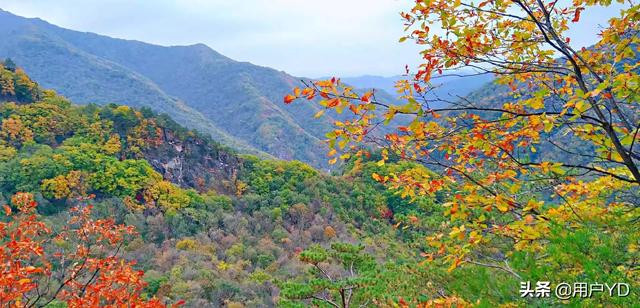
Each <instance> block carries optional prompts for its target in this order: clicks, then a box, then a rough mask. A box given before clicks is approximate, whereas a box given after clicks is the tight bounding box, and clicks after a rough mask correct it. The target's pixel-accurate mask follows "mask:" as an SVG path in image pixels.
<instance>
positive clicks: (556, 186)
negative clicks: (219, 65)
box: [284, 0, 640, 303]
mask: <svg viewBox="0 0 640 308" xmlns="http://www.w3.org/2000/svg"><path fill="white" fill-rule="evenodd" d="M617 2H619V3H620V4H622V3H623V1H617ZM609 5H611V1H584V0H576V1H572V3H569V2H568V1H567V2H563V1H542V0H515V1H480V2H471V1H449V0H434V1H415V5H414V6H413V8H412V9H411V10H410V11H409V12H405V13H402V14H401V16H402V18H403V20H404V21H405V27H406V30H407V35H406V36H405V37H403V38H401V39H400V41H414V42H415V43H416V44H418V45H419V46H421V47H422V48H423V51H422V52H421V56H422V58H423V61H422V64H421V65H420V66H419V67H418V68H417V71H415V72H411V71H410V70H409V68H407V70H406V75H405V76H406V78H405V79H404V80H401V81H399V82H398V83H397V84H396V89H397V93H398V96H399V98H400V99H401V100H402V101H403V103H402V104H393V103H391V102H385V101H381V100H378V99H377V98H376V95H375V91H370V92H366V93H356V91H355V90H354V89H353V88H352V87H350V86H349V85H345V84H343V83H342V82H341V81H340V80H339V79H336V78H333V79H331V80H322V81H313V82H304V85H305V87H304V88H302V89H296V90H295V91H294V92H293V93H292V94H289V95H288V96H287V97H285V99H284V101H285V103H292V102H293V101H295V100H297V99H306V100H310V101H312V102H316V101H317V100H315V99H314V98H315V97H320V98H321V100H319V104H320V105H321V106H323V107H325V108H326V110H333V111H336V112H337V113H343V112H344V113H347V114H348V115H349V116H348V117H347V119H346V120H341V121H336V122H335V127H336V128H335V130H334V131H332V132H330V133H329V134H327V137H328V140H327V142H328V145H329V147H330V148H331V150H330V152H329V156H330V157H332V160H331V162H333V163H335V162H336V161H337V160H338V159H342V160H360V159H361V158H362V157H368V156H369V155H370V153H371V149H375V150H377V151H380V152H381V153H382V159H381V160H380V161H379V163H378V164H379V165H384V164H385V163H386V162H388V161H389V159H390V158H393V159H399V160H406V161H412V162H415V163H418V165H419V166H420V167H416V168H412V169H409V170H402V171H401V172H390V173H387V174H373V178H374V179H375V180H377V181H379V182H381V183H384V184H385V185H387V186H388V187H389V188H390V189H392V190H394V191H396V192H397V193H398V194H400V195H402V196H403V197H405V198H409V199H416V198H420V197H424V196H426V197H435V196H436V194H437V195H438V196H440V197H442V198H443V199H444V200H443V201H444V202H445V203H444V206H445V207H446V210H445V212H444V214H445V215H446V216H447V217H448V218H449V222H448V223H447V224H446V225H444V226H443V228H442V229H441V230H440V232H436V233H434V234H433V235H432V236H430V237H429V238H428V243H429V245H430V246H431V247H432V248H433V249H432V250H430V251H428V252H425V253H423V255H424V256H425V257H426V259H427V260H428V261H431V260H437V261H439V262H444V263H445V264H446V266H447V268H448V269H449V271H453V270H455V269H457V268H459V267H464V266H481V267H486V268H491V269H494V270H496V271H498V272H501V273H506V274H508V275H510V276H512V277H513V278H515V279H518V280H521V281H522V280H527V279H544V280H551V281H557V280H559V279H561V278H562V279H565V280H570V281H573V280H576V281H579V280H580V279H589V280H593V281H602V280H607V279H614V278H612V277H615V279H619V280H621V281H631V282H636V283H637V281H639V280H640V276H638V274H639V272H638V267H637V260H638V257H639V255H638V244H639V243H638V235H640V234H639V233H638V228H637V223H638V221H639V219H640V216H639V215H640V213H639V212H638V206H639V205H640V203H639V202H638V200H640V195H639V194H638V192H639V191H640V171H639V170H638V168H639V167H638V166H639V165H640V147H638V144H637V143H639V142H640V140H639V139H640V135H639V130H640V112H639V108H640V105H638V102H639V101H640V96H639V94H638V93H640V88H639V86H640V76H639V75H638V65H640V63H639V62H638V45H639V43H640V38H639V36H638V31H639V21H640V6H639V5H638V4H636V3H635V2H634V1H625V2H624V8H623V9H622V10H621V11H620V15H619V16H616V17H614V18H612V19H610V20H609V23H608V26H607V27H605V28H603V29H602V30H601V31H600V33H598V38H599V41H598V43H597V44H595V45H594V46H580V47H576V46H574V45H572V44H571V38H570V37H569V36H568V35H567V33H568V31H569V30H570V29H574V28H576V27H579V26H578V23H579V21H580V19H581V16H585V14H589V13H591V11H594V13H595V7H597V6H609ZM451 74H453V75H460V74H462V75H479V74H492V75H494V76H495V77H496V82H495V83H496V84H494V85H493V88H492V89H493V91H494V92H493V93H491V94H490V95H485V96H484V97H482V96H478V95H476V96H473V95H472V96H469V97H437V96H434V95H432V92H433V90H434V83H435V81H436V80H437V78H440V77H441V76H450V75H451ZM443 103H444V105H445V107H435V106H442V105H443ZM322 112H324V111H322ZM385 125H386V126H391V127H393V129H392V132H390V133H385V134H382V135H381V134H376V133H375V132H376V130H377V129H378V128H379V127H381V126H385ZM428 170H430V171H433V172H428ZM578 242H579V243H580V244H578ZM580 245H582V246H580ZM613 251H615V255H616V257H615V258H611V252H613ZM607 254H609V256H608V257H607V256H605V255H607ZM585 256H588V257H586V258H587V259H588V260H589V262H587V263H589V264H585ZM613 259H615V261H614V260H613ZM596 269H597V270H596ZM598 270H599V271H598ZM603 272H604V273H603ZM579 277H581V278H579ZM607 300H609V299H605V300H603V301H604V302H606V301H607ZM596 302H597V300H596ZM600 303H602V302H600Z"/></svg>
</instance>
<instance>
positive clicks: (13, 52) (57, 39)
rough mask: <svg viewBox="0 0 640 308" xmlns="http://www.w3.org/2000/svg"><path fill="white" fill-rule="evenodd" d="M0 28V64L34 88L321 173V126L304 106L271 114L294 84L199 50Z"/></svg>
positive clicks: (38, 27) (4, 21)
mask: <svg viewBox="0 0 640 308" xmlns="http://www.w3.org/2000/svg"><path fill="white" fill-rule="evenodd" d="M0 25H1V26H2V29H1V30H0V34H2V35H3V36H4V37H7V38H8V39H7V40H3V42H0V57H8V58H12V59H14V60H16V62H18V63H19V65H20V66H22V67H24V68H25V70H26V71H27V72H28V73H29V74H30V75H31V76H33V78H34V79H35V80H36V81H38V82H39V83H41V84H42V85H43V86H44V87H46V88H52V89H54V90H56V91H58V92H59V93H61V94H63V95H65V96H67V97H69V98H70V99H71V100H73V101H75V102H78V103H82V104H86V103H89V102H95V103H98V104H106V103H110V102H118V103H125V104H127V105H130V106H132V107H143V106H146V107H150V108H152V109H153V110H154V111H156V112H164V113H167V114H169V115H170V116H171V117H173V118H174V119H176V120H177V121H178V122H179V123H180V124H183V125H186V126H188V127H190V128H192V129H198V130H200V131H203V132H205V133H208V134H211V135H212V136H213V138H214V139H216V140H218V141H220V142H222V143H224V144H227V145H229V146H232V147H234V148H238V149H239V150H241V151H243V152H248V153H252V154H264V155H266V156H273V157H277V158H281V159H288V160H291V159H298V160H303V161H306V162H308V163H311V164H312V165H315V166H320V167H322V166H325V167H326V159H325V158H324V155H323V154H321V153H322V151H317V150H316V149H317V148H318V147H323V146H324V145H323V143H322V142H321V139H324V133H325V132H326V131H328V128H329V127H330V123H331V118H327V119H326V120H325V121H309V119H311V118H312V116H313V115H314V114H315V113H316V112H317V111H319V109H318V107H316V106H313V105H311V104H309V105H300V106H295V107H293V108H286V109H285V108H282V106H280V105H281V98H282V96H283V95H284V93H286V92H288V91H290V90H291V89H292V88H293V87H295V86H296V84H297V83H298V80H299V79H298V78H296V77H293V76H290V75H288V74H286V73H284V72H282V71H278V70H275V69H271V68H267V67H262V66H257V65H253V64H251V63H248V62H238V61H235V60H232V59H230V58H228V57H226V56H224V55H222V54H220V53H218V52H216V51H215V50H213V49H211V48H209V47H208V46H206V45H204V44H194V45H189V46H159V45H153V44H148V43H144V42H141V41H135V40H124V39H116V38H111V37H108V36H104V35H99V34H94V33H88V32H78V31H73V30H68V29H64V28H61V27H58V26H55V25H52V24H49V23H47V22H46V21H43V20H42V19H38V18H29V19H27V18H22V17H19V16H16V15H13V14H11V13H9V12H6V11H2V12H0ZM78 76H80V78H78ZM82 77H84V78H82ZM79 79H81V80H79ZM265 153H269V154H270V155H268V154H265Z"/></svg>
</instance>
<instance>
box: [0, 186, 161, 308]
mask: <svg viewBox="0 0 640 308" xmlns="http://www.w3.org/2000/svg"><path fill="white" fill-rule="evenodd" d="M36 206H37V204H36V202H35V201H34V199H33V196H32V195H31V194H28V193H18V194H16V195H15V196H13V198H12V205H11V206H9V205H5V206H4V214H5V215H6V217H7V219H8V221H7V222H0V239H1V240H0V243H2V244H1V245H0V306H2V307H32V306H38V307H41V306H45V305H47V304H49V303H52V302H64V303H66V304H67V305H68V307H98V306H100V307H122V306H127V307H164V305H163V304H162V303H161V302H160V301H158V300H156V299H152V300H147V299H144V298H142V297H141V293H142V291H143V288H144V287H145V286H146V283H145V282H144V280H143V279H142V276H143V274H144V273H143V272H142V271H138V270H135V269H133V265H134V263H133V262H129V261H125V260H123V259H122V258H120V257H119V256H118V253H119V252H120V249H121V247H122V245H123V241H124V239H125V236H129V235H133V234H134V230H133V228H132V227H127V226H124V225H118V224H116V223H115V222H114V221H113V219H92V218H91V217H90V214H91V206H90V205H81V206H78V207H75V208H73V209H72V210H71V211H70V218H69V220H68V223H67V225H65V226H64V227H62V228H54V227H51V226H47V224H46V223H45V222H43V221H41V220H40V217H39V216H38V215H37V213H36Z"/></svg>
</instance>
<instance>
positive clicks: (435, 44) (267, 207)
mask: <svg viewBox="0 0 640 308" xmlns="http://www.w3.org/2000/svg"><path fill="white" fill-rule="evenodd" d="M610 4H611V1H605V0H602V1H585V0H575V1H573V2H572V3H561V2H558V1H551V2H549V3H546V2H545V1H538V0H531V1H524V0H516V1H484V2H481V3H480V4H477V6H476V5H475V4H474V3H471V2H466V1H448V0H434V1H416V2H415V4H414V6H413V7H412V9H411V10H409V11H408V12H403V13H402V14H401V15H400V16H401V18H402V20H403V22H404V25H405V27H406V31H407V35H406V36H404V37H402V38H401V39H400V41H401V42H405V41H407V42H412V41H413V42H415V43H417V44H418V45H419V46H421V48H423V51H422V52H421V54H420V55H421V57H422V60H423V63H422V65H420V66H419V67H418V69H417V71H415V72H411V71H410V70H409V68H408V67H407V72H406V75H405V76H403V78H398V79H397V80H396V81H395V89H396V92H397V95H398V98H397V99H395V98H390V97H387V96H385V95H380V94H379V92H377V91H376V90H369V91H367V90H365V91H359V90H357V89H354V88H353V87H352V86H350V85H348V84H345V83H343V82H342V81H341V80H340V79H339V78H331V79H328V80H305V81H302V82H301V83H300V85H299V87H295V86H291V85H288V86H287V87H283V89H284V88H290V89H291V92H290V93H288V94H287V93H281V94H282V97H283V104H281V105H280V106H278V107H273V108H277V109H282V110H287V109H288V111H281V113H279V114H281V115H282V114H290V113H292V114H296V115H297V116H299V117H300V118H295V119H296V121H297V120H300V119H302V117H303V116H304V117H308V118H313V117H314V113H315V118H318V119H319V120H318V121H320V122H318V123H319V124H316V126H314V125H313V124H309V127H315V128H316V129H318V131H316V132H319V131H320V128H326V129H330V130H329V131H328V132H327V133H326V135H325V137H326V139H327V140H326V144H327V152H326V153H325V152H324V148H323V147H315V148H313V149H314V150H313V153H312V154H313V155H310V156H308V157H307V158H309V159H311V160H312V161H313V162H317V160H318V159H319V157H321V156H322V159H323V160H324V159H326V160H327V162H326V163H324V162H323V163H321V164H317V166H322V167H325V166H328V165H333V167H332V168H331V170H332V171H331V173H328V171H326V170H318V169H316V168H314V167H312V166H310V165H309V164H306V163H303V162H300V161H296V160H276V159H269V155H265V154H264V153H260V151H258V153H257V154H258V155H251V154H246V153H247V152H251V151H238V150H237V149H233V148H230V147H229V146H228V145H224V144H222V143H219V142H220V141H225V139H224V138H222V139H221V140H217V139H216V140H214V139H213V138H212V135H213V136H216V134H212V132H211V131H200V132H199V131H196V130H194V129H191V128H185V127H184V126H182V125H181V124H179V122H178V121H177V120H174V119H173V118H172V116H174V115H173V114H172V115H167V114H164V113H159V112H158V111H159V110H158V108H152V107H153V106H149V105H148V104H146V103H145V104H135V103H130V102H127V105H121V104H116V103H113V104H84V105H77V104H74V103H73V102H72V101H70V100H69V99H67V98H65V97H64V96H62V95H59V94H57V93H56V92H55V91H53V90H51V89H45V88H43V87H41V86H40V85H39V84H38V83H37V82H35V81H34V80H33V79H32V78H30V77H29V75H28V74H27V73H28V72H25V70H24V69H23V68H21V65H20V61H17V62H18V63H16V62H14V61H13V60H11V59H6V60H4V61H2V62H1V63H0V103H1V104H0V205H4V206H3V207H2V213H0V307H4V306H8V307H34V306H35V307H95V306H108V307H124V306H128V307H179V306H186V307H274V306H278V307H335V308H348V307H401V308H408V307H467V306H479V307H525V306H533V307H550V306H563V305H567V306H571V307H585V306H586V307H635V306H637V305H638V304H637V303H638V302H640V294H639V293H638V291H637V290H638V287H640V285H639V282H640V267H639V266H640V265H639V264H640V263H639V260H640V228H638V223H639V222H640V216H639V214H640V212H639V209H640V206H639V205H640V203H639V201H638V200H640V189H639V187H640V171H639V168H640V147H639V145H638V143H639V142H640V112H639V106H638V102H639V101H640V75H639V74H638V67H639V65H638V58H639V57H638V56H637V53H638V46H640V35H638V34H639V33H640V5H637V4H635V3H633V2H629V3H628V5H627V7H625V8H624V9H622V10H621V11H620V14H619V16H616V17H614V18H612V19H611V20H610V21H609V24H608V26H607V27H606V28H603V29H602V31H601V33H599V34H598V39H599V41H598V42H597V43H596V44H595V45H593V46H590V47H588V48H586V47H585V48H581V49H575V48H574V47H572V46H571V45H570V41H571V39H570V37H568V34H567V31H568V30H569V29H570V28H571V26H572V25H574V24H575V23H577V22H579V21H580V18H581V16H584V14H589V13H591V14H594V12H595V10H594V8H595V7H596V6H608V5H610ZM0 13H1V12H0ZM435 28H441V29H443V30H445V31H443V32H442V33H440V32H437V31H436V32H433V31H432V30H431V29H435ZM0 30H1V29H0ZM51 31H53V32H52V33H57V34H56V35H63V36H64V35H66V36H68V37H66V39H69V40H72V41H73V37H74V36H75V34H74V33H72V32H66V31H64V30H61V29H54V30H51ZM93 39H94V40H96V41H100V42H103V41H107V39H106V38H103V37H98V36H96V37H93ZM94 43H95V42H94ZM120 43H122V44H124V42H120ZM74 44H78V46H80V45H82V44H87V45H86V46H84V47H85V48H90V47H92V46H93V45H92V44H91V43H90V42H89V41H86V42H85V41H82V42H74ZM96 44H97V43H96ZM93 47H94V48H95V46H93ZM147 47H148V48H152V49H153V48H156V47H150V46H147ZM195 48H196V49H198V50H200V51H201V52H202V53H203V54H205V55H209V56H211V50H207V49H206V48H204V47H202V46H200V47H197V46H196V47H195ZM98 49H99V48H98ZM160 49H162V48H160ZM164 51H166V50H164ZM93 52H96V53H99V52H102V53H104V54H103V56H105V57H106V56H109V57H117V56H118V55H117V54H115V55H114V54H110V53H109V50H108V49H104V50H93ZM201 55H202V54H201ZM217 56H219V55H216V57H217ZM220 57H221V56H220ZM90 58H91V57H90ZM205 58H206V57H205ZM38 59H40V60H42V59H41V58H38ZM91 59H94V58H91ZM206 59H209V60H211V59H210V58H206ZM223 60H224V61H222V60H221V61H222V62H225V63H226V59H223ZM134 62H135V61H134ZM218 64H219V63H218ZM234 64H237V63H234ZM128 65H130V66H135V65H136V63H129V64H128ZM229 65H230V64H229ZM241 66H243V67H244V68H245V69H248V70H251V69H253V68H252V67H251V66H249V65H244V64H243V65H241ZM469 68H473V69H475V70H476V72H477V74H478V75H479V76H482V77H481V78H490V79H493V77H494V76H495V82H494V83H492V84H490V85H488V86H485V87H483V88H481V89H480V90H478V91H475V92H473V93H471V94H470V95H468V96H465V97H458V100H456V101H448V99H444V98H442V97H439V96H438V95H435V94H434V91H435V88H434V84H433V83H432V82H431V80H432V78H435V77H436V76H445V77H446V75H447V72H455V74H458V73H459V72H465V71H468V70H469ZM40 69H42V68H40ZM272 73H273V72H272ZM160 75H162V74H160ZM52 76H53V75H52ZM50 77H51V76H50ZM59 77H60V78H61V80H58V81H57V82H59V83H65V82H66V81H65V80H67V78H68V76H66V75H65V76H62V75H60V76H59ZM245 77H246V76H245ZM281 77H282V76H281ZM75 78H78V79H80V78H83V76H75ZM63 79H64V80H63ZM285 79H286V81H287V82H288V81H291V80H289V78H288V77H286V78H285ZM165 81H166V80H165ZM271 81H272V82H275V81H273V80H271ZM277 82H282V80H278V81H277ZM173 86H175V85H173ZM216 86H223V85H216ZM214 90H215V89H214ZM227 90H229V89H227ZM245 90H246V89H245ZM212 91H213V90H212ZM229 91H230V92H229V93H233V91H234V90H233V89H232V90H229ZM213 92H215V91H213ZM244 94H247V93H243V95H244ZM249 94H252V95H251V96H252V97H253V98H247V97H246V96H243V95H240V94H238V97H241V98H244V99H246V100H247V101H249V102H251V101H253V99H254V98H255V97H254V96H253V94H255V93H249ZM247 95H248V94H247ZM269 95H270V96H274V95H280V93H275V92H274V93H270V94H269ZM258 96H259V95H258ZM200 99H204V97H201V98H200ZM241 100H242V99H241ZM167 102H168V104H174V103H176V101H175V100H169V101H167ZM254 102H255V101H254ZM155 103H159V102H155ZM171 106H174V105H171ZM175 106H177V105H175ZM236 107H237V106H236ZM171 108H173V107H171ZM212 110H213V111H212ZM212 110H209V112H212V113H215V111H216V110H215V109H212ZM260 110H261V109H259V110H252V109H251V108H245V109H243V110H242V112H243V114H245V115H246V114H250V116H251V117H260V116H261V115H260V114H255V112H260ZM301 110H304V112H301ZM187 111H189V110H187ZM227 111H228V112H229V113H228V114H226V113H219V114H216V116H225V115H232V114H233V111H229V110H227ZM252 111H255V112H254V113H252ZM310 111H313V112H310ZM188 114H191V113H188ZM284 118H287V121H286V122H287V123H289V124H290V122H291V123H293V122H295V121H294V120H293V119H290V118H288V116H284ZM305 119H306V118H305ZM182 120H184V119H182ZM226 120H229V121H234V120H237V121H239V120H238V118H235V119H234V118H231V117H229V118H227V119H226ZM305 121H306V120H305ZM309 121H310V120H309ZM267 122H268V121H267ZM238 123H239V122H238ZM236 124H237V123H236ZM254 124H255V123H254ZM263 132H265V133H269V132H271V131H263ZM245 133H246V136H249V135H251V134H250V132H249V131H245V132H244V133H243V134H245ZM299 133H300V134H302V135H305V133H304V132H299ZM246 136H245V137H246ZM283 136H285V135H283ZM305 136H306V135H305ZM254 137H255V136H254ZM271 137H273V136H271ZM307 137H308V136H307ZM257 138H259V137H257ZM277 139H278V138H275V139H272V140H277ZM303 139H304V140H307V141H309V140H310V139H313V140H314V142H316V141H319V140H320V138H319V137H318V136H316V135H313V138H310V139H309V138H303ZM316 139H317V140H316ZM270 140H271V139H270ZM296 140H297V141H296ZM255 141H256V140H252V141H251V143H252V144H254V145H255V144H261V143H260V142H264V140H260V142H258V143H256V142H255ZM291 141H295V142H298V141H299V140H298V139H295V138H294V139H291ZM295 142H293V143H294V144H292V145H289V146H288V147H289V149H290V148H291V147H293V148H296V147H299V149H298V150H300V149H302V151H303V152H305V151H307V152H308V151H311V150H310V149H312V145H311V144H308V143H305V144H296V143H295ZM263 145H264V144H263ZM314 146H315V144H314ZM260 149H261V150H265V148H260ZM243 150H246V149H243ZM287 151H288V150H287ZM307 152H305V153H307ZM309 153H310V152H309ZM275 156H279V155H275ZM285 156H287V155H285ZM303 156H304V155H303ZM285 158H291V155H288V156H287V157H285ZM5 204H6V205H5Z"/></svg>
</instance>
